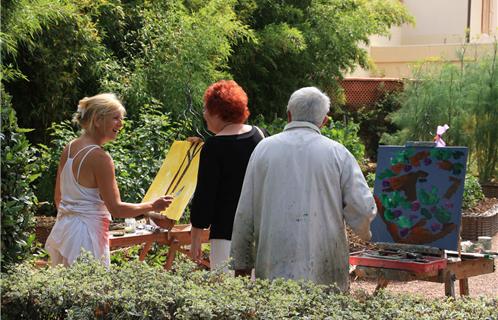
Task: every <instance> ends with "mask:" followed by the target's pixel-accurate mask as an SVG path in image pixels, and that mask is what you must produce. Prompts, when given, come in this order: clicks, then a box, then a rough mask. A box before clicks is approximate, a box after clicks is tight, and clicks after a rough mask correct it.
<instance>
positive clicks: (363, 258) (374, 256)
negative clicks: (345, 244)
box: [349, 250, 447, 273]
mask: <svg viewBox="0 0 498 320" xmlns="http://www.w3.org/2000/svg"><path fill="white" fill-rule="evenodd" d="M349 263H350V264H352V265H357V266H365V267H376V268H385V269H398V270H403V271H409V272H415V273H432V272H437V271H438V270H441V269H444V268H446V265H447V260H446V259H445V258H441V257H432V256H424V255H420V254H415V253H410V252H405V253H400V252H386V251H370V250H367V251H362V252H356V253H352V254H351V255H350V257H349Z"/></svg>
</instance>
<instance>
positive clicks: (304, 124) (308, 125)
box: [284, 121, 320, 133]
mask: <svg viewBox="0 0 498 320" xmlns="http://www.w3.org/2000/svg"><path fill="white" fill-rule="evenodd" d="M294 128H308V129H312V130H315V131H316V132H318V133H320V128H318V127H317V126H316V125H315V124H313V123H311V122H307V121H291V122H289V123H287V124H286V125H285V127H284V131H287V130H290V129H294Z"/></svg>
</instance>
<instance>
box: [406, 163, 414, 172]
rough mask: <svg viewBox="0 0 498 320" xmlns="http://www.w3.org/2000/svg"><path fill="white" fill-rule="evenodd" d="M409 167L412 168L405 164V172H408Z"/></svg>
mask: <svg viewBox="0 0 498 320" xmlns="http://www.w3.org/2000/svg"><path fill="white" fill-rule="evenodd" d="M411 169H412V166H411V165H409V164H407V165H406V166H405V172H408V171H410V170H411Z"/></svg>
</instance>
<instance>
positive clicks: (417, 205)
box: [412, 200, 420, 211]
mask: <svg viewBox="0 0 498 320" xmlns="http://www.w3.org/2000/svg"><path fill="white" fill-rule="evenodd" d="M418 209H420V202H419V201H418V200H415V201H413V202H412V211H418Z"/></svg>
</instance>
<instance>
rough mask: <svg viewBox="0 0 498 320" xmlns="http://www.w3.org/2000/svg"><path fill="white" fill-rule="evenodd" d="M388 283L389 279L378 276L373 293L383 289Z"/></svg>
mask: <svg viewBox="0 0 498 320" xmlns="http://www.w3.org/2000/svg"><path fill="white" fill-rule="evenodd" d="M388 284H389V280H387V279H385V278H383V277H380V278H379V279H377V286H376V287H375V291H374V295H376V294H378V293H379V292H380V290H381V289H385V288H386V287H387V285H388Z"/></svg>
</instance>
